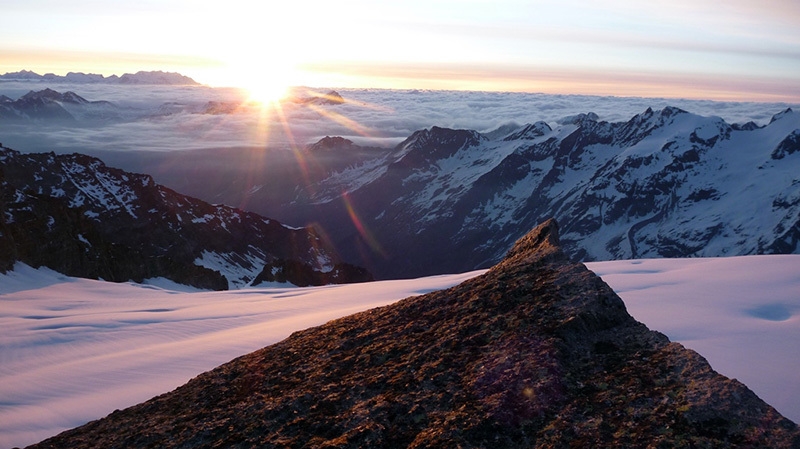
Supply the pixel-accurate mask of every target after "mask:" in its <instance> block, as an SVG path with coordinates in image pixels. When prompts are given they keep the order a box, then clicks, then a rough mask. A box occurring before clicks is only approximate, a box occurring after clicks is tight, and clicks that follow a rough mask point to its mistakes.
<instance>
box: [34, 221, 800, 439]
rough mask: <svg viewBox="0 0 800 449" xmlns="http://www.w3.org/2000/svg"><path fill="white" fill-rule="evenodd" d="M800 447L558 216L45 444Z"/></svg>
mask: <svg viewBox="0 0 800 449" xmlns="http://www.w3.org/2000/svg"><path fill="white" fill-rule="evenodd" d="M148 446H153V447H156V446H157V447H253V446H263V447H376V446H377V447H458V446H461V447H489V446H492V447H570V446H572V447H648V446H652V447H798V446H800V432H798V429H797V426H796V425H795V424H794V423H792V422H791V421H788V420H786V419H785V418H783V417H781V416H780V415H779V414H778V413H777V412H776V411H775V410H774V409H773V408H771V407H770V406H769V405H767V404H765V403H764V402H763V401H761V400H760V399H758V398H757V397H756V396H755V394H754V393H752V392H751V391H750V390H748V389H747V388H746V387H745V386H744V385H742V384H741V383H739V382H737V381H735V380H730V379H727V378H725V377H723V376H721V375H719V374H717V373H716V372H714V371H713V370H712V369H711V367H710V366H709V365H708V363H706V361H705V360H704V359H703V358H702V357H700V356H699V355H698V354H696V353H695V352H693V351H690V350H687V349H685V348H683V347H682V346H681V345H679V344H677V343H670V342H669V341H668V339H667V338H666V337H665V336H663V335H661V334H659V333H657V332H652V331H649V330H648V329H647V328H646V327H645V326H644V325H643V324H641V323H638V322H636V321H635V320H634V319H633V318H632V317H631V316H630V315H628V313H627V312H626V310H625V306H624V304H623V303H622V300H621V299H620V298H619V297H618V296H616V295H615V294H614V292H613V291H612V290H611V289H610V288H609V287H608V286H607V285H606V284H605V283H603V282H602V280H600V278H598V277H597V276H595V275H594V274H593V273H591V272H590V271H588V270H587V269H586V268H585V267H584V266H583V265H579V264H573V263H570V262H569V261H568V260H567V259H566V257H565V256H564V255H563V253H562V252H561V250H560V249H559V247H558V230H557V225H556V223H555V222H554V221H552V220H551V221H548V222H546V223H544V224H542V225H541V226H539V227H537V228H536V229H534V230H533V231H531V232H530V233H529V234H528V235H526V236H525V237H524V238H522V239H521V240H520V241H519V242H518V243H517V244H516V245H515V247H514V248H513V249H512V250H511V251H510V252H509V254H508V256H507V257H506V259H505V260H504V261H503V262H501V263H500V264H498V265H497V266H495V267H494V268H493V269H492V270H490V271H489V272H487V273H486V274H485V275H483V276H480V277H477V278H473V279H471V280H469V281H466V282H464V283H462V284H460V285H458V286H456V287H453V288H451V289H448V290H443V291H439V292H434V293H430V294H427V295H423V296H418V297H413V298H408V299H405V300H402V301H400V302H398V303H396V304H394V305H391V306H387V307H383V308H378V309H373V310H369V311H366V312H363V313H359V314H355V315H351V316H348V317H345V318H342V319H338V320H334V321H331V322H329V323H327V324H325V325H323V326H320V327H316V328H311V329H308V330H305V331H301V332H296V333H295V334H293V335H292V336H290V337H289V338H287V339H286V340H284V341H282V342H280V343H277V344H275V345H272V346H269V347H266V348H264V349H262V350H259V351H256V352H254V353H251V354H248V355H246V356H243V357H240V358H237V359H235V360H233V361H231V362H229V363H227V364H225V365H222V366H220V367H219V368H217V369H215V370H212V371H210V372H207V373H204V374H201V375H200V376H198V377H196V378H195V379H193V380H191V381H190V382H189V383H187V384H186V385H184V386H182V387H180V388H178V389H176V390H175V391H173V392H171V393H168V394H165V395H162V396H159V397H156V398H154V399H152V400H150V401H148V402H146V403H143V404H140V405H137V406H134V407H131V408H129V409H126V410H123V411H117V412H115V413H112V414H111V415H109V416H108V417H106V418H104V419H102V420H99V421H95V422H92V423H89V424H87V425H85V426H83V427H80V428H77V429H73V430H71V431H67V432H64V433H63V434H61V435H59V436H57V437H54V438H51V439H49V440H46V441H44V442H42V443H40V444H39V445H38V446H37V447H106V448H110V447H148Z"/></svg>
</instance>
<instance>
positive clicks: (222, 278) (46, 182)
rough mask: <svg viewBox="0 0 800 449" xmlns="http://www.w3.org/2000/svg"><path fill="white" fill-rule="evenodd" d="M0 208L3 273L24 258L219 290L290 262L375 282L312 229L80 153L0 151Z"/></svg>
mask: <svg viewBox="0 0 800 449" xmlns="http://www.w3.org/2000/svg"><path fill="white" fill-rule="evenodd" d="M0 211H2V214H3V215H2V217H0V270H2V271H6V270H10V269H13V266H14V264H15V263H16V262H23V263H26V264H28V265H30V266H33V267H39V266H47V267H49V268H51V269H53V270H55V271H58V272H60V273H63V274H66V275H70V276H77V277H87V278H95V279H98V278H102V279H105V280H108V281H128V280H133V281H137V282H141V281H142V280H144V279H146V278H153V277H165V278H168V279H171V280H173V281H175V282H178V283H182V284H187V285H193V286H196V287H200V288H209V289H215V290H222V289H227V288H229V287H232V288H237V287H241V286H245V285H247V284H249V283H250V282H252V281H253V280H254V279H255V278H256V276H258V275H259V274H260V273H261V272H262V271H263V270H264V269H265V266H268V265H269V266H270V267H272V266H273V264H274V263H275V262H276V261H291V263H292V264H294V265H295V266H299V267H302V268H303V271H302V272H303V273H304V276H303V278H302V282H323V281H325V280H329V281H331V282H340V283H341V282H352V281H353V280H356V279H357V280H361V281H363V280H369V279H371V276H369V274H368V273H366V272H365V271H364V270H361V269H357V268H356V267H353V266H351V265H347V264H342V261H341V260H340V259H339V258H338V256H337V255H336V252H335V251H333V249H332V248H331V247H330V246H328V245H327V243H326V242H325V241H324V240H323V239H322V238H321V237H320V236H319V235H317V233H316V232H315V231H314V229H313V228H292V227H288V226H285V225H283V224H281V223H279V222H277V221H275V220H271V219H268V218H264V217H262V216H260V215H258V214H255V213H251V212H246V211H243V210H239V209H236V208H232V207H228V206H224V205H212V204H208V203H206V202H204V201H201V200H198V199H196V198H192V197H188V196H185V195H181V194H179V193H177V192H175V191H173V190H170V189H167V188H165V187H163V186H161V185H159V184H156V183H155V182H154V181H153V179H152V178H151V177H150V176H148V175H141V174H135V173H128V172H125V171H122V170H119V169H115V168H112V167H108V166H106V165H105V164H104V163H103V162H102V161H101V160H99V159H96V158H93V157H90V156H85V155H81V154H70V155H56V154H53V153H33V154H22V153H19V152H17V151H14V150H12V149H9V148H5V147H2V146H0ZM333 273H338V275H337V276H336V277H334V276H333ZM350 273H354V274H357V278H352V279H351V278H349V277H348V275H349V274H350ZM293 280H295V279H294V278H293V277H292V276H288V277H287V276H284V277H283V278H282V279H281V281H283V282H292V281H293ZM297 280H298V281H300V278H298V279H297Z"/></svg>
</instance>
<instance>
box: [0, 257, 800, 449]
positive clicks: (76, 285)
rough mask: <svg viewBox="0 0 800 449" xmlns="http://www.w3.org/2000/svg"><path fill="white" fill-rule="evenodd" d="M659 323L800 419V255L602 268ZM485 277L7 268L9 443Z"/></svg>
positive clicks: (2, 320) (0, 285)
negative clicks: (138, 278) (271, 276)
mask: <svg viewBox="0 0 800 449" xmlns="http://www.w3.org/2000/svg"><path fill="white" fill-rule="evenodd" d="M588 266H589V267H590V268H591V269H592V270H594V271H595V272H597V273H598V274H599V275H601V276H602V277H603V279H605V280H606V281H607V282H608V283H609V284H610V285H611V286H612V287H613V288H614V289H615V290H616V291H617V292H618V293H619V294H620V296H622V298H623V299H624V300H625V303H626V305H627V307H628V310H629V311H630V313H631V314H632V315H633V316H634V317H635V318H637V319H638V320H640V321H642V322H644V323H645V324H647V325H648V326H649V327H650V328H651V329H655V330H659V331H661V332H663V333H665V334H667V335H668V336H669V337H670V338H671V339H673V340H676V341H679V342H681V343H683V344H684V345H686V346H688V347H690V348H692V349H695V350H697V351H698V352H700V353H701V354H702V355H704V356H705V357H706V358H707V359H708V360H709V361H710V362H711V364H712V366H713V367H714V368H715V369H717V370H718V371H720V372H722V373H723V374H725V375H727V376H729V377H735V378H738V379H739V380H741V381H743V382H744V383H745V384H747V385H748V386H749V387H750V388H751V389H753V390H754V391H755V392H756V393H757V394H758V395H759V396H761V397H762V398H763V399H765V400H766V401H767V402H769V403H770V404H772V405H773V406H775V407H776V408H777V409H778V410H779V411H780V412H781V413H783V414H784V415H786V416H787V417H789V418H790V419H793V420H794V421H796V422H797V421H800V377H798V376H797V375H796V373H798V372H800V357H798V356H800V349H798V348H800V347H798V345H797V342H798V341H800V256H798V255H791V256H745V257H734V258H718V259H667V260H636V261H612V262H596V263H590V264H588ZM480 273H481V272H480V271H477V272H471V273H465V274H459V275H448V276H434V277H427V278H421V279H415V280H397V281H382V282H374V283H367V284H353V285H340V286H326V287H312V288H247V289H243V290H236V291H228V292H208V291H199V290H194V289H191V288H188V287H185V286H180V285H176V284H173V283H171V282H169V281H166V280H163V279H160V280H152V281H149V283H148V284H145V285H139V284H114V283H106V282H101V281H92V280H85V279H75V278H68V277H65V276H62V275H60V274H58V273H55V272H53V271H50V270H47V269H40V270H34V269H31V268H30V267H27V266H25V265H21V264H18V265H17V266H16V267H15V270H14V271H12V272H9V273H8V274H6V275H0V328H1V329H2V332H0V447H12V446H23V445H26V444H29V443H33V442H36V441H38V440H41V439H43V438H46V437H48V436H51V435H54V434H56V433H58V432H60V431H62V430H64V429H67V428H70V427H74V426H78V425H81V424H83V423H85V422H87V421H89V420H92V419H97V418H100V417H102V416H105V415H106V414H108V413H110V412H112V411H113V410H114V409H118V408H124V407H127V406H130V405H133V404H135V403H138V402H141V401H144V400H146V399H149V398H150V397H152V396H155V395H157V394H160V393H164V392H166V391H169V390H171V389H173V388H175V387H177V386H179V385H181V384H183V383H185V382H186V381H187V380H189V379H190V378H191V377H193V376H195V375H197V374H199V373H201V372H203V371H206V370H209V369H211V368H214V367H215V366H218V365H220V364H222V363H224V362H227V361H229V360H231V359H233V358H235V357H237V356H239V355H242V354H245V353H247V352H250V351H253V350H255V349H258V348H261V347H263V346H266V345H269V344H271V343H274V342H276V341H279V340H281V339H283V338H285V337H287V336H288V335H289V334H290V333H291V332H293V331H295V330H299V329H303V328H307V327H309V326H314V325H318V324H322V323H324V322H326V321H328V320H331V319H333V318H337V317H340V316H344V315H348V314H351V313H354V312H357V311H361V310H365V309H368V308H372V307H377V306H381V305H386V304H389V303H392V302H394V301H396V300H398V299H401V298H405V297H408V296H412V295H418V294H422V293H426V292H429V291H432V290H436V289H441V288H446V287H448V286H451V285H455V284H457V283H459V282H461V281H463V280H465V279H467V278H470V277H472V276H475V275H478V274H480Z"/></svg>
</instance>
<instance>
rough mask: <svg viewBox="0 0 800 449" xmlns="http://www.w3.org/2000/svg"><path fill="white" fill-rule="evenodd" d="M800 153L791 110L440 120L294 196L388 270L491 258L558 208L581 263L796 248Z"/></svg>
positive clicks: (799, 123) (379, 270)
mask: <svg viewBox="0 0 800 449" xmlns="http://www.w3.org/2000/svg"><path fill="white" fill-rule="evenodd" d="M799 153H800V114H797V113H795V112H793V111H792V110H791V109H787V110H785V111H784V112H782V113H780V114H777V115H775V116H774V117H773V119H772V121H771V122H770V123H769V124H768V125H766V126H757V125H755V124H754V123H747V124H743V125H738V124H735V125H732V124H728V123H726V122H725V121H724V120H723V119H721V118H719V117H704V116H699V115H695V114H691V113H689V112H686V111H683V110H681V109H678V108H674V107H667V108H664V109H662V110H657V111H654V110H652V109H649V108H648V109H647V110H646V111H644V112H642V113H640V114H638V115H636V116H634V117H633V118H631V119H630V120H628V121H627V122H616V123H609V122H605V121H599V120H598V117H597V116H596V115H594V114H579V115H575V116H572V117H569V118H567V119H565V120H562V121H560V122H559V123H558V124H555V126H552V127H551V126H550V125H549V124H547V123H544V122H538V123H533V124H528V125H524V126H519V127H516V126H510V127H505V128H504V129H501V130H499V131H497V132H492V133H487V134H481V133H478V132H476V131H472V130H455V129H445V128H439V127H433V128H430V129H425V130H421V131H418V132H415V133H414V134H413V135H411V136H410V137H409V138H407V139H406V140H405V141H404V142H402V143H401V144H399V145H398V146H397V147H396V148H395V149H394V150H393V151H391V152H389V153H388V154H386V155H385V156H383V157H381V158H380V159H375V160H372V161H367V162H365V163H360V164H357V165H353V166H351V167H349V168H347V169H345V170H341V171H338V172H336V173H335V174H333V175H331V176H329V177H328V178H326V179H324V180H322V181H320V182H318V183H316V184H315V185H313V186H311V187H310V188H306V189H303V190H302V191H300V194H299V195H298V196H297V197H296V198H295V199H294V203H293V204H294V205H296V207H298V208H301V209H302V208H303V207H306V208H307V210H308V211H309V212H308V214H309V217H310V216H311V215H310V214H311V213H312V211H313V213H314V214H316V217H318V218H316V219H317V220H319V221H320V222H321V223H322V225H323V226H324V227H325V229H326V230H327V232H328V233H329V234H330V235H331V237H332V239H333V240H334V242H335V243H337V247H338V248H340V249H342V251H343V256H345V257H351V258H353V260H358V257H359V256H360V255H361V256H364V255H366V256H364V258H363V259H361V262H360V263H362V264H366V265H367V266H368V267H369V268H371V269H372V271H373V272H375V273H376V275H378V276H379V277H394V276H403V277H406V276H409V277H414V276H419V275H424V274H433V273H443V272H460V271H466V270H470V269H475V268H482V267H487V266H490V265H492V264H493V263H495V262H497V261H498V260H499V259H500V258H501V257H502V255H503V254H505V252H506V251H507V250H508V248H509V247H510V246H511V244H512V243H513V242H514V241H515V240H516V239H517V238H519V237H520V236H522V235H523V234H524V233H525V232H526V231H527V230H528V229H530V228H532V227H533V226H535V224H536V223H538V222H540V221H542V220H544V219H546V218H548V217H555V218H557V219H558V220H559V223H561V227H562V243H563V246H564V248H565V250H566V251H567V252H568V253H569V254H570V255H571V256H573V257H574V258H577V259H580V260H587V261H588V260H609V259H631V258H644V257H692V256H730V255H744V254H761V253H796V252H798V251H799V249H798V240H800V175H799V173H800V154H799ZM320 211H322V212H320ZM354 217H357V220H356V219H355V218H354Z"/></svg>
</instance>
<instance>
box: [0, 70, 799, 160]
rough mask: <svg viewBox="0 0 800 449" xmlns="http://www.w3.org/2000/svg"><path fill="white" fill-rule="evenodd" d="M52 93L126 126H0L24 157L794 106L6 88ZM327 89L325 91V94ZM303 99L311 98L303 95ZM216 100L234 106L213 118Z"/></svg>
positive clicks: (726, 115)
mask: <svg viewBox="0 0 800 449" xmlns="http://www.w3.org/2000/svg"><path fill="white" fill-rule="evenodd" d="M46 87H50V88H52V89H55V90H57V91H59V92H66V91H74V92H76V93H77V94H78V95H81V96H82V97H84V98H86V99H87V100H90V101H97V100H108V101H111V102H113V103H114V104H115V105H116V106H117V107H118V108H119V110H120V111H121V114H122V115H123V116H125V117H126V118H127V119H126V120H121V121H109V122H106V123H84V122H80V121H79V122H76V123H73V124H71V125H70V126H63V125H53V124H48V123H46V122H45V123H42V122H37V123H32V122H28V123H26V122H13V123H12V122H7V121H6V122H0V142H3V143H4V144H5V145H6V146H10V147H12V148H15V149H17V150H20V151H24V152H38V151H56V152H73V151H75V152H86V153H92V152H95V151H132V150H149V151H178V150H192V149H202V148H234V147H257V148H270V149H290V148H292V147H302V146H305V145H306V144H308V143H313V142H316V141H317V140H318V139H320V138H322V137H324V136H334V135H336V136H343V137H347V138H349V139H351V140H354V141H355V142H357V143H361V144H370V145H378V146H386V147H388V146H393V145H395V144H396V143H398V142H400V141H401V140H403V139H404V138H405V137H408V136H409V135H410V134H412V133H413V132H414V131H417V130H419V129H423V128H429V127H431V126H440V127H449V128H467V129H474V130H478V131H482V132H485V131H491V130H492V129H495V128H497V127H498V126H500V125H503V124H507V123H510V122H514V123H517V124H525V123H533V122H536V121H540V120H543V121H546V122H548V123H554V122H555V121H557V120H559V119H561V118H563V117H565V116H570V115H574V114H578V113H583V112H594V113H596V114H598V116H599V117H600V119H601V120H606V121H625V120H628V119H630V118H631V117H632V116H633V115H635V114H638V113H641V112H642V111H644V110H645V109H647V108H648V107H650V108H653V109H662V108H663V107H665V106H677V107H679V108H681V109H685V110H687V111H690V112H693V113H696V114H700V115H716V116H720V117H722V118H723V119H725V120H726V121H728V122H730V123H744V122H747V121H751V120H752V121H755V122H756V123H758V124H766V123H767V122H768V121H769V119H770V118H771V117H772V115H774V114H776V113H778V112H780V111H782V110H783V109H785V108H787V107H798V105H797V104H790V103H748V102H719V101H700V100H675V99H659V98H633V97H631V98H625V97H598V96H586V95H550V94H531V93H510V92H473V91H426V90H382V89H342V90H340V91H339V93H340V94H341V95H342V96H343V97H344V98H345V99H346V100H347V101H346V103H344V104H341V105H300V104H295V103H291V102H286V103H284V105H283V107H282V108H279V109H278V108H273V107H269V108H265V109H261V108H259V107H257V106H255V105H250V106H247V107H237V105H239V104H240V103H241V102H243V101H245V100H246V94H245V93H243V92H242V91H240V90H236V89H223V88H210V87H205V86H197V87H188V86H181V87H172V86H108V85H92V84H82V85H52V86H51V85H45V84H43V83H30V82H27V83H23V82H3V83H0V95H6V96H8V97H10V98H12V99H16V98H19V97H20V96H22V95H24V94H25V93H27V92H28V91H30V90H41V89H44V88H46ZM319 92H322V93H324V92H325V90H320V91H319ZM298 94H299V95H303V96H305V95H309V93H308V92H307V91H306V90H300V89H299V90H298ZM209 102H216V104H221V105H224V106H226V107H227V109H226V110H225V112H226V113H218V114H211V113H206V112H208V110H209Z"/></svg>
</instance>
